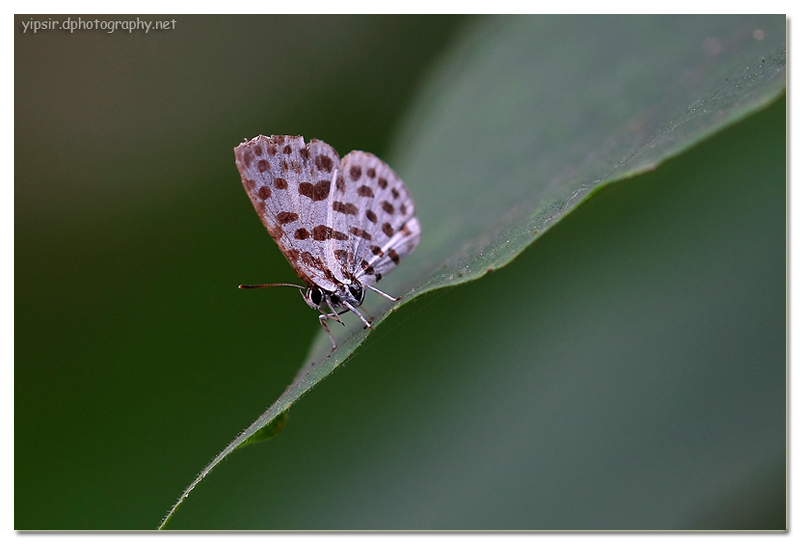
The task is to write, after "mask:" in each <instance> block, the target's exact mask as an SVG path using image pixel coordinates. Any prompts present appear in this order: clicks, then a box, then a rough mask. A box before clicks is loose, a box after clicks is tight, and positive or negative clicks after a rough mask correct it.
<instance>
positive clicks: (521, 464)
mask: <svg viewBox="0 0 800 544" xmlns="http://www.w3.org/2000/svg"><path fill="white" fill-rule="evenodd" d="M74 17H75V16H73V18H74ZM140 17H141V18H147V19H153V18H152V17H147V16H140ZM54 18H55V17H54ZM57 18H63V17H61V16H59V17H57ZM105 18H106V19H122V18H124V17H122V16H113V17H105ZM175 18H176V19H177V29H176V30H175V31H170V32H163V33H158V34H150V35H143V34H132V35H128V34H124V33H115V34H112V35H108V34H104V33H102V32H82V33H75V34H72V35H70V34H68V33H63V32H55V31H51V32H48V33H40V34H36V35H31V34H22V32H21V30H22V29H21V26H22V25H21V20H26V19H27V17H17V18H15V25H16V27H15V32H16V36H15V169H16V171H15V348H16V353H15V463H16V465H15V527H16V528H17V529H146V528H152V527H154V526H155V525H156V524H157V523H158V521H159V520H160V518H161V516H162V515H163V514H164V513H165V512H166V510H167V508H168V507H169V506H170V505H171V504H172V502H173V501H174V500H175V499H176V498H177V496H178V495H179V493H180V492H181V491H182V490H183V488H184V487H185V486H186V485H187V484H188V483H189V482H190V481H191V479H192V478H193V477H194V475H195V474H196V473H197V472H198V471H199V470H200V469H201V468H202V467H203V466H204V465H205V464H206V463H207V462H208V461H209V460H210V458H211V457H213V455H214V454H216V453H217V452H218V451H219V450H220V449H222V447H223V446H224V445H225V444H227V443H228V442H229V441H230V440H231V439H232V438H233V437H234V436H235V435H236V433H238V432H239V431H240V430H241V429H243V428H244V427H245V426H247V425H248V424H250V423H251V422H252V420H254V419H255V418H256V417H257V416H258V415H259V414H260V413H261V412H262V411H263V410H264V409H265V408H266V407H267V406H268V405H269V404H271V403H272V402H273V401H274V400H275V399H276V398H277V397H278V396H279V395H280V393H281V392H282V391H283V390H284V388H285V387H286V386H287V385H288V384H289V383H290V382H291V380H292V378H293V377H294V374H295V372H296V370H297V368H298V367H299V365H300V363H301V362H302V360H303V358H304V356H305V354H306V352H307V350H308V347H309V344H310V342H311V340H312V339H313V338H314V336H315V335H316V334H317V332H318V328H319V326H318V324H317V320H316V318H315V317H314V314H313V312H311V311H310V310H309V309H308V308H307V307H306V306H305V304H303V302H302V300H301V299H300V297H299V296H298V295H297V293H296V292H294V291H292V290H285V291H284V290H280V289H275V290H271V291H261V292H245V291H238V290H236V289H235V287H236V285H237V284H238V283H242V282H260V281H293V280H294V277H293V273H292V271H291V269H290V267H289V266H288V264H286V263H285V261H284V259H283V257H282V256H281V255H280V253H279V251H278V249H277V247H275V245H274V244H273V243H272V242H271V241H270V239H269V236H268V235H267V234H266V232H265V231H264V229H263V227H261V225H260V222H259V221H258V219H257V218H256V216H255V213H254V212H253V210H252V206H251V205H250V203H249V201H248V200H247V198H246V197H245V195H244V192H243V190H242V189H241V184H240V181H239V177H238V174H237V172H236V170H235V167H234V165H233V152H232V148H233V147H234V146H235V145H236V144H237V143H239V142H240V141H241V140H242V139H244V138H248V137H253V136H255V135H257V134H259V133H266V134H271V133H274V134H282V133H288V134H302V135H304V136H306V137H307V138H310V137H316V138H321V139H324V140H325V141H327V142H328V143H330V144H332V145H333V146H334V147H336V148H337V149H338V150H339V151H340V152H341V153H345V152H347V151H348V150H350V149H353V148H357V149H367V150H370V151H373V152H375V153H377V154H379V155H381V156H384V157H386V158H387V159H388V160H389V161H390V162H391V151H392V150H391V149H389V148H388V147H387V145H388V142H389V140H390V139H391V136H392V131H393V128H394V127H395V126H396V124H397V123H398V122H399V120H400V119H401V117H402V115H403V114H404V111H406V108H408V107H409V106H410V105H411V104H412V103H413V99H414V96H415V94H414V93H415V89H416V88H417V85H419V84H420V82H421V81H423V80H424V78H425V75H426V70H428V69H430V68H429V67H430V66H431V62H432V61H433V60H435V59H436V58H437V55H438V54H439V53H440V52H441V51H443V50H444V48H446V47H447V44H448V42H449V41H451V40H453V39H454V38H455V37H456V36H457V35H458V33H459V32H461V31H462V30H463V29H464V27H468V26H469V25H470V24H471V20H470V19H468V18H460V17H455V18H451V17H447V18H443V17H213V18H207V17H204V18H200V17H188V16H176V17H175ZM785 129H786V124H785V99H783V98H782V99H781V101H780V102H779V103H778V104H776V105H773V106H771V107H770V108H769V109H768V110H766V111H765V112H762V113H759V114H757V115H754V116H752V117H751V118H749V119H747V120H745V121H743V122H741V123H739V124H737V125H736V126H734V127H732V128H729V129H727V130H726V131H724V132H723V133H721V134H719V135H717V136H716V137H714V138H712V139H711V140H710V141H708V142H706V143H703V144H701V145H700V146H697V147H696V148H694V149H692V150H690V151H689V152H688V153H685V154H684V155H682V156H680V157H678V158H677V159H674V160H671V161H669V162H667V163H666V164H665V165H663V166H662V167H661V168H659V169H658V170H656V171H655V172H652V173H650V174H647V175H644V176H640V177H639V178H635V179H633V180H630V181H626V182H624V183H620V184H617V185H613V186H611V187H608V188H606V189H603V190H602V191H600V193H599V194H597V195H595V196H594V197H592V198H591V199H590V200H589V201H588V202H587V203H586V204H584V205H582V206H580V207H579V208H578V209H577V210H576V211H575V212H574V213H573V214H571V215H570V216H569V217H568V218H567V219H565V220H564V222H563V223H561V224H559V225H558V226H557V227H555V228H554V229H553V230H552V232H549V233H547V234H546V235H545V236H544V237H543V238H542V239H541V240H540V241H538V242H537V243H536V244H534V245H533V246H532V247H531V248H530V249H529V250H527V251H525V252H524V253H523V254H522V256H521V257H520V258H519V259H517V260H516V261H514V262H513V263H512V264H511V265H509V266H508V267H507V268H505V269H502V270H500V271H498V272H496V273H494V274H491V275H490V276H488V277H486V278H483V279H481V280H480V281H477V282H474V283H472V284H468V285H465V286H462V287H458V288H454V289H450V290H447V291H445V292H439V293H433V294H431V295H428V296H426V297H423V298H422V299H420V300H417V301H415V302H414V303H412V304H410V305H408V306H406V307H404V308H402V309H401V310H400V311H399V312H398V314H397V315H395V316H393V317H392V318H390V320H389V321H387V322H386V323H385V324H384V325H382V326H381V327H380V328H379V329H378V330H377V331H376V333H375V334H373V335H372V337H371V338H370V339H369V340H368V341H367V343H366V345H365V346H364V347H363V348H362V349H361V350H359V351H358V353H357V354H356V357H355V358H354V359H352V360H351V361H350V362H349V363H347V364H346V365H345V366H344V368H342V369H340V370H339V371H338V372H336V373H335V375H334V376H333V377H332V378H331V379H329V380H327V381H326V382H325V383H324V384H322V385H321V386H320V387H319V388H317V389H315V390H314V391H313V392H312V393H311V394H309V395H308V396H307V397H306V398H304V399H303V400H302V401H300V402H299V403H298V404H297V406H296V407H295V408H293V409H292V411H291V414H290V416H289V419H288V422H287V426H286V428H285V429H284V431H283V432H282V433H281V434H280V435H279V436H278V437H277V438H276V439H274V440H272V441H269V442H266V443H263V444H260V445H255V446H249V447H247V448H244V449H243V450H242V451H240V452H237V453H236V454H235V455H233V456H232V457H231V459H230V460H229V461H228V462H226V463H223V464H222V465H221V466H220V467H219V468H218V469H217V470H216V471H215V472H214V473H213V474H212V475H211V477H210V478H209V479H208V480H207V481H205V482H203V483H202V484H201V485H200V486H199V487H198V488H197V490H196V491H195V493H194V494H193V495H192V496H191V497H190V498H189V500H188V501H187V503H186V504H185V505H184V506H183V507H182V508H181V509H180V510H179V511H178V514H177V516H176V517H175V519H174V521H173V522H172V524H171V525H170V527H171V528H176V529H198V528H213V529H234V528H246V529H678V528H714V529H720V528H781V527H784V526H785V445H786V443H785V402H786V398H785V387H786V384H785V340H786V329H785V325H786V319H785V309H786V306H785V296H786V288H785V281H786V277H785V258H786V252H785V226H786V217H785V209H786V208H785V206H786V198H785V159H786V151H785V150H786V147H785ZM400 174H401V175H402V172H401V173H400ZM407 181H409V180H407ZM414 182H415V183H422V182H423V181H421V180H414ZM423 243H424V240H423ZM412 262H413V261H412V260H410V261H409V263H412ZM408 266H413V264H409V265H408Z"/></svg>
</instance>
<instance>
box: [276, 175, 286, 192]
mask: <svg viewBox="0 0 800 544" xmlns="http://www.w3.org/2000/svg"><path fill="white" fill-rule="evenodd" d="M288 187H289V183H288V182H287V181H286V180H285V179H283V178H275V188H276V189H286V188H288Z"/></svg>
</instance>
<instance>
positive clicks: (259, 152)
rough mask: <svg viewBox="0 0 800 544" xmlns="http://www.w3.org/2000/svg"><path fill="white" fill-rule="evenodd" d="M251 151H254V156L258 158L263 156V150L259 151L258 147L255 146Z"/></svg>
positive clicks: (259, 147)
mask: <svg viewBox="0 0 800 544" xmlns="http://www.w3.org/2000/svg"><path fill="white" fill-rule="evenodd" d="M253 151H254V152H255V154H256V155H258V156H259V157H260V156H261V155H263V154H264V150H263V149H261V146H260V145H257V146H255V147H254V148H253Z"/></svg>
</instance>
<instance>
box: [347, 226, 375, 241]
mask: <svg viewBox="0 0 800 544" xmlns="http://www.w3.org/2000/svg"><path fill="white" fill-rule="evenodd" d="M350 234H352V235H354V236H360V237H361V238H363V239H364V240H372V235H371V234H370V233H368V232H367V231H365V230H363V229H360V228H358V227H350Z"/></svg>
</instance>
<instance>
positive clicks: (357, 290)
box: [303, 280, 365, 313]
mask: <svg viewBox="0 0 800 544" xmlns="http://www.w3.org/2000/svg"><path fill="white" fill-rule="evenodd" d="M364 296H365V292H364V288H363V287H362V286H361V284H360V283H359V282H358V281H355V280H353V281H352V282H351V283H349V284H344V283H342V284H339V286H338V287H337V288H336V291H326V290H325V289H323V288H321V287H320V286H318V285H312V286H311V287H309V288H308V289H306V291H305V292H304V293H303V300H305V301H306V304H308V305H309V306H311V307H312V308H314V309H315V310H319V309H320V306H322V305H323V304H324V305H325V306H328V307H329V308H330V309H332V310H335V311H338V312H339V313H343V312H346V311H347V310H348V308H347V305H350V306H352V307H358V306H361V303H362V302H364ZM345 303H347V304H345Z"/></svg>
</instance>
